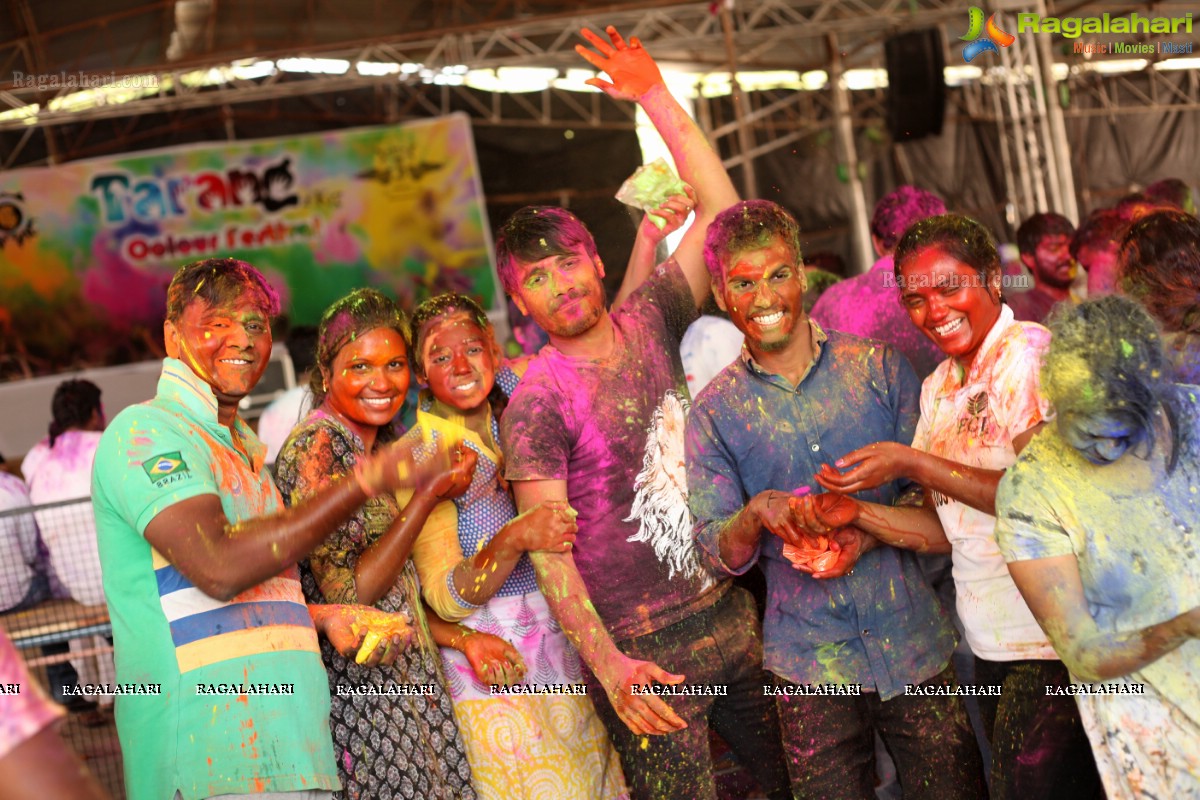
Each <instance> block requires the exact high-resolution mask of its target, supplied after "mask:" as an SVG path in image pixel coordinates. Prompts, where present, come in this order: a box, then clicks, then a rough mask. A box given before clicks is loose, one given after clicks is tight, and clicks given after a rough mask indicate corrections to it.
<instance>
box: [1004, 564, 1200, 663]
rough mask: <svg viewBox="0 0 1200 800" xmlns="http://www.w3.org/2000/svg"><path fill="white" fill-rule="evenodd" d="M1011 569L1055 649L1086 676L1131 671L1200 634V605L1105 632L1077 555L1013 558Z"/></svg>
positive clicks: (1018, 586) (1026, 600) (1063, 658)
mask: <svg viewBox="0 0 1200 800" xmlns="http://www.w3.org/2000/svg"><path fill="white" fill-rule="evenodd" d="M1008 571H1009V572H1010V573H1011V574H1012V578H1013V582H1014V583H1016V584H1017V589H1019V590H1020V591H1021V596H1022V597H1024V598H1025V602H1026V603H1027V604H1028V605H1029V610H1030V611H1032V612H1033V616H1034V617H1036V618H1037V621H1038V624H1039V625H1041V626H1042V630H1043V631H1045V632H1046V636H1047V637H1048V638H1049V639H1050V643H1051V644H1052V645H1054V650H1055V652H1057V653H1058V655H1059V657H1060V658H1062V660H1063V663H1064V664H1066V665H1067V669H1069V670H1070V671H1071V674H1072V675H1074V676H1076V677H1079V678H1082V679H1083V680H1087V681H1104V680H1109V679H1111V678H1116V677H1119V676H1121V675H1128V674H1129V673H1130V672H1133V671H1134V670H1138V669H1141V668H1142V667H1144V666H1146V665H1147V664H1151V663H1153V662H1154V661H1157V660H1158V659H1160V658H1162V657H1163V656H1165V655H1166V654H1167V653H1170V652H1171V651H1172V650H1174V649H1176V648H1177V647H1179V646H1180V645H1182V644H1183V643H1184V642H1186V641H1188V640H1189V639H1194V638H1196V637H1197V636H1198V635H1200V608H1194V609H1192V610H1191V611H1187V612H1185V613H1183V614H1180V615H1179V616H1177V617H1174V618H1172V619H1169V620H1167V621H1166V622H1160V623H1159V624H1157V625H1151V626H1149V627H1146V628H1141V629H1139V630H1136V631H1130V632H1127V633H1105V632H1103V631H1101V630H1100V629H1099V628H1098V627H1097V626H1096V620H1095V619H1094V618H1093V617H1092V614H1091V612H1090V611H1089V610H1088V606H1087V598H1086V597H1085V595H1084V593H1083V581H1082V580H1081V578H1080V576H1079V562H1078V560H1076V558H1075V556H1074V555H1064V556H1053V557H1050V558H1037V559H1033V560H1030V561H1012V562H1010V563H1009V565H1008Z"/></svg>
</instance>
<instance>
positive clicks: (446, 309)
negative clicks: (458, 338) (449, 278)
mask: <svg viewBox="0 0 1200 800" xmlns="http://www.w3.org/2000/svg"><path fill="white" fill-rule="evenodd" d="M454 314H466V315H467V317H468V318H470V320H471V321H472V322H474V323H475V324H476V325H478V326H479V329H480V330H481V331H483V332H484V334H485V335H487V336H488V337H489V339H491V340H492V341H493V342H494V340H495V337H494V334H493V333H492V321H491V320H489V319H488V316H487V314H486V313H485V312H484V310H483V309H482V308H480V307H479V304H478V303H476V302H475V301H474V300H472V299H471V298H470V297H467V296H466V295H465V294H458V293H455V292H447V293H446V294H439V295H438V296H437V297H431V298H429V299H428V300H426V301H425V302H424V303H421V305H419V306H417V307H416V309H414V310H413V316H412V331H413V362H414V363H415V364H416V365H417V369H418V370H420V371H421V373H422V374H424V372H425V353H424V344H425V338H426V337H427V336H428V335H429V331H430V330H431V329H432V328H433V324H434V323H435V322H437V321H438V320H441V319H445V318H446V317H449V316H453V315H454Z"/></svg>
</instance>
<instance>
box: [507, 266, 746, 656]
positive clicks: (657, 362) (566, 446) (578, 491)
mask: <svg viewBox="0 0 1200 800" xmlns="http://www.w3.org/2000/svg"><path fill="white" fill-rule="evenodd" d="M695 318H696V308H695V303H694V302H693V300H692V296H691V291H690V290H689V288H688V284H687V280H686V279H685V278H684V276H683V273H682V272H681V271H680V270H679V267H678V265H677V264H676V263H675V262H674V261H673V260H669V261H667V262H666V263H665V264H661V265H659V266H658V267H657V268H656V269H655V271H654V273H653V274H652V275H651V276H650V277H649V278H648V279H647V280H646V282H645V283H644V284H643V285H642V286H641V287H640V288H639V289H638V290H637V291H636V292H634V293H633V294H632V295H631V296H630V297H629V299H628V300H626V301H625V303H624V304H622V306H621V307H620V308H619V309H618V310H616V311H615V312H613V313H612V322H613V328H614V330H615V334H616V343H615V346H614V350H613V352H612V354H611V355H610V356H609V357H608V358H606V359H603V360H591V359H586V358H572V357H570V356H566V355H564V354H562V353H561V352H559V351H558V350H557V349H555V348H554V347H550V346H547V347H545V348H543V349H542V351H541V352H540V353H539V354H538V356H537V357H535V358H534V359H533V360H532V361H531V362H530V364H529V369H528V371H527V372H526V373H525V376H524V377H523V378H522V379H521V383H520V385H519V386H518V387H517V389H516V391H515V392H514V393H513V396H512V400H511V401H510V403H509V405H508V408H507V410H506V411H505V413H504V417H503V419H502V420H501V424H502V435H501V438H502V440H503V443H504V449H505V455H506V458H507V471H506V477H507V478H508V480H510V481H522V480H555V479H559V480H562V479H565V480H566V481H567V497H568V499H569V500H570V503H571V505H572V507H574V508H575V510H576V511H578V512H579V517H578V520H577V522H578V524H579V535H578V539H577V540H576V542H575V550H574V554H575V563H576V565H577V566H578V568H579V572H580V574H581V575H582V577H583V580H584V583H585V585H586V586H587V589H588V593H589V594H590V595H591V599H592V602H593V603H594V605H595V607H596V611H597V612H598V613H599V615H600V618H601V619H602V620H603V621H604V624H605V625H606V626H607V627H608V630H609V632H610V633H611V634H612V636H613V638H614V639H616V640H621V639H628V638H631V637H634V636H641V635H643V634H646V633H650V632H652V631H656V630H659V629H661V628H664V627H666V626H668V625H671V624H674V623H675V622H678V621H679V620H681V619H684V618H686V617H687V616H689V615H690V614H692V613H694V612H695V611H698V610H700V609H703V608H705V607H707V606H708V605H711V604H712V603H713V602H715V601H716V600H717V598H719V597H720V596H721V595H722V594H723V593H724V591H725V590H726V588H727V586H728V582H727V581H721V580H718V579H717V578H716V577H715V576H714V575H713V574H712V573H710V572H709V571H708V569H707V568H706V567H705V566H704V564H703V563H702V562H701V560H700V559H699V557H698V554H697V552H696V545H695V541H694V539H693V537H692V521H691V515H690V514H689V512H688V507H687V478H686V474H685V472H684V465H683V427H684V418H685V416H686V414H687V410H688V406H689V400H688V392H687V384H686V382H685V380H684V374H683V366H682V364H681V363H680V357H679V343H680V339H681V338H682V336H683V333H684V331H685V330H686V329H687V326H688V325H689V324H690V323H691V322H692V320H694V319H695Z"/></svg>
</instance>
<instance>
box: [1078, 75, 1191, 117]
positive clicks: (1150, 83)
mask: <svg viewBox="0 0 1200 800" xmlns="http://www.w3.org/2000/svg"><path fill="white" fill-rule="evenodd" d="M1067 86H1068V87H1069V89H1070V91H1071V96H1072V102H1071V107H1070V108H1068V109H1067V110H1066V111H1064V112H1063V113H1064V115H1065V116H1066V117H1068V118H1076V117H1095V116H1107V117H1116V116H1118V115H1122V114H1145V113H1148V112H1154V113H1161V112H1163V111H1200V72H1197V71H1195V70H1180V71H1177V72H1159V71H1158V70H1155V69H1146V70H1142V71H1141V72H1133V73H1128V74H1124V75H1104V76H1101V75H1097V74H1096V73H1084V74H1080V75H1072V76H1071V78H1070V79H1068V81H1067Z"/></svg>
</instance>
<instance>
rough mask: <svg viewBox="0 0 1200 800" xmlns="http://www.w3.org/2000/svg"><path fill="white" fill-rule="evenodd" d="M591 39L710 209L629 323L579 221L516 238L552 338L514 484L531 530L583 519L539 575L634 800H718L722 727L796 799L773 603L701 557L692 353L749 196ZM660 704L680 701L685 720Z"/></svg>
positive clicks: (634, 46)
mask: <svg viewBox="0 0 1200 800" xmlns="http://www.w3.org/2000/svg"><path fill="white" fill-rule="evenodd" d="M583 35H584V37H585V38H587V39H588V40H589V41H590V42H591V44H592V45H593V46H594V47H595V48H596V50H598V51H599V54H597V53H595V52H592V51H590V50H587V49H586V48H584V47H582V46H580V47H578V48H577V50H578V51H579V52H580V54H581V55H583V56H584V57H585V58H586V59H587V60H588V61H589V62H591V63H592V64H593V65H594V66H595V67H596V68H598V69H601V70H604V71H605V72H606V73H607V74H608V75H609V76H610V78H611V80H612V83H608V82H606V81H603V80H601V79H598V78H595V79H592V80H591V81H589V82H590V83H592V84H593V85H595V86H597V87H599V88H600V89H602V90H604V91H605V92H606V93H608V94H609V95H610V96H612V97H615V98H618V99H627V100H634V101H636V102H637V103H639V104H640V105H641V106H642V108H643V109H644V110H645V111H646V113H647V115H648V116H649V117H650V119H651V121H652V122H653V123H654V125H655V127H656V128H657V129H658V131H659V133H660V134H662V136H663V139H664V140H665V141H666V143H667V146H668V147H669V148H670V150H671V154H672V156H673V157H674V159H675V163H676V164H677V165H678V168H679V173H680V178H682V179H683V181H684V182H686V183H687V184H689V185H691V186H692V187H694V188H695V190H696V196H697V204H696V219H695V221H694V223H693V224H692V226H691V228H690V229H689V230H688V231H687V233H685V234H684V236H683V239H682V241H681V242H680V245H679V247H678V248H677V249H676V251H675V253H674V254H673V255H672V257H671V258H669V259H668V260H667V261H666V262H665V263H663V264H661V265H659V266H658V267H657V268H656V269H655V270H654V272H653V273H652V274H651V275H650V277H649V278H647V279H646V281H645V282H644V283H643V284H642V285H641V287H639V288H638V289H637V290H636V291H635V292H633V293H632V294H631V295H630V296H629V298H628V299H626V300H625V302H624V303H623V304H622V305H621V306H620V308H619V309H617V310H616V311H614V312H611V313H610V312H609V311H608V310H607V309H606V308H605V305H604V289H603V284H602V283H601V278H602V277H603V275H604V265H603V264H602V263H601V261H600V258H599V257H598V255H597V252H596V245H595V241H594V240H593V239H592V236H591V234H590V233H588V231H587V229H586V228H585V227H584V225H583V223H581V222H580V221H579V220H578V219H577V218H575V217H574V216H573V215H572V214H571V213H570V212H568V211H565V210H563V209H560V208H549V207H538V208H524V209H521V210H520V211H518V212H517V213H516V214H514V215H513V217H512V218H511V219H509V220H508V222H506V223H505V224H504V226H503V227H502V228H501V231H500V235H499V237H498V239H497V243H496V263H497V267H498V269H499V273H500V277H501V280H502V281H503V283H504V287H505V289H506V290H507V292H508V293H509V295H510V296H511V297H512V299H513V301H514V302H515V303H516V305H517V307H518V308H519V309H520V310H521V311H522V312H523V313H526V314H529V315H530V316H531V317H532V318H533V319H534V320H535V321H536V322H537V323H538V325H540V326H541V327H542V328H543V329H544V330H545V331H546V332H547V333H548V334H549V337H550V343H549V345H547V346H546V347H544V348H543V349H542V350H541V352H540V353H539V354H538V355H537V356H536V357H534V358H533V359H532V360H531V362H530V364H529V369H528V371H527V372H526V374H525V376H524V378H523V379H522V381H521V384H520V385H519V386H518V387H517V389H516V391H515V392H514V394H513V396H512V400H511V402H510V403H509V405H508V408H507V410H506V412H505V414H504V418H503V430H502V440H503V442H504V445H505V450H506V453H505V455H506V457H507V459H508V464H507V474H506V477H507V478H508V479H509V480H510V481H512V482H513V489H514V492H515V494H516V500H517V505H518V507H519V509H520V510H522V511H523V510H525V509H528V508H531V507H533V506H534V505H536V504H538V503H540V502H544V501H547V500H563V499H567V500H569V501H570V504H571V506H572V507H573V508H574V509H575V510H576V511H577V512H578V518H577V520H576V522H577V524H578V526H579V533H578V538H577V540H576V543H575V553H574V555H573V556H572V555H571V554H563V555H560V554H550V553H531V554H530V555H531V557H532V559H533V562H534V565H535V567H536V568H537V570H538V577H539V582H540V583H541V586H542V591H543V593H544V594H545V596H546V600H547V601H548V602H549V605H550V608H551V610H552V611H553V612H554V614H555V616H556V617H557V619H558V620H559V622H560V623H561V624H562V626H563V629H564V630H565V631H566V632H567V634H568V635H569V636H570V637H571V640H572V642H573V643H574V644H575V645H576V647H578V649H579V651H580V654H581V655H582V656H583V659H584V661H585V662H586V663H587V665H588V666H589V667H590V669H591V673H592V674H590V675H588V676H587V679H588V681H589V684H590V689H591V694H592V698H593V700H594V702H595V704H596V710H597V712H598V713H599V714H600V717H601V719H602V720H603V721H604V723H605V725H606V727H607V728H608V731H609V735H610V736H611V737H612V739H613V742H614V744H615V745H616V747H617V749H618V752H619V753H620V755H621V761H622V765H623V767H624V770H625V777H626V780H627V782H628V784H629V787H630V791H631V796H633V797H634V798H680V800H684V799H686V800H695V799H696V798H701V799H710V798H715V796H716V793H715V787H714V784H713V777H712V762H711V757H710V753H709V740H708V727H709V725H712V727H713V728H714V729H715V730H716V731H717V732H718V733H719V734H720V735H721V736H722V738H724V739H725V740H726V741H727V742H728V743H729V745H730V747H732V749H733V750H734V752H735V754H736V755H737V756H738V758H739V759H740V760H741V761H742V763H743V764H744V765H745V766H746V767H747V768H748V769H749V771H750V773H751V774H752V775H754V776H755V777H756V778H757V779H758V781H759V783H760V785H761V786H762V788H763V789H764V790H766V792H767V793H768V795H769V796H770V797H773V798H774V797H778V798H784V797H790V796H791V794H790V791H789V789H788V785H787V783H788V781H787V771H786V768H785V766H784V764H783V759H782V753H781V749H780V744H779V730H778V723H777V720H776V717H775V713H774V709H773V707H772V704H771V702H770V700H769V698H766V697H764V696H763V692H762V685H763V683H764V682H765V681H764V673H763V671H762V638H761V633H760V631H759V624H758V620H757V616H756V613H755V610H754V603H753V600H752V599H751V597H750V596H749V594H748V593H747V592H744V591H742V590H740V589H736V588H733V586H732V584H731V582H730V580H728V579H721V580H719V579H717V578H716V577H714V576H713V575H712V574H710V573H709V572H708V571H707V570H706V569H705V567H704V566H703V565H702V564H701V563H700V560H699V559H698V557H697V554H696V551H695V545H694V542H693V540H692V536H691V519H690V516H689V514H688V508H687V498H686V487H685V484H684V479H683V468H682V456H681V453H682V448H681V446H680V444H679V438H681V437H682V433H683V418H684V415H685V413H686V410H687V405H688V399H687V397H688V395H687V385H686V381H685V378H684V372H683V367H682V364H681V362H680V356H679V343H680V339H681V338H682V336H683V333H684V331H685V330H686V329H687V326H688V324H689V323H690V322H691V321H692V320H694V319H695V318H696V315H697V310H698V306H699V303H700V301H701V300H702V299H703V297H704V295H705V290H706V286H707V278H706V276H705V269H704V259H703V255H702V250H703V243H704V229H705V227H706V226H707V225H708V223H709V221H711V220H712V219H713V217H714V216H715V215H716V213H717V212H718V211H720V210H721V209H723V208H725V207H726V206H728V205H731V204H732V203H734V202H736V201H737V194H736V192H735V191H734V189H733V185H732V184H731V183H730V181H729V176H728V175H727V174H726V173H725V169H724V167H723V166H722V164H721V160H720V158H719V157H718V155H717V154H716V153H715V152H714V151H713V150H712V148H711V147H710V146H709V144H708V142H707V141H706V140H705V138H704V135H703V134H702V133H701V131H700V129H699V128H698V127H697V126H696V124H695V122H693V121H692V120H691V119H690V118H689V117H688V116H687V113H686V112H685V111H684V110H683V108H682V107H681V106H680V105H679V104H678V102H676V101H675V99H674V98H672V97H671V95H670V93H669V92H668V91H667V88H666V85H665V84H664V83H663V80H662V75H661V74H660V73H659V71H658V67H657V65H656V64H655V63H654V60H653V59H652V58H651V57H650V56H649V55H648V54H647V53H646V51H645V50H644V49H642V46H641V44H640V42H638V41H637V39H631V40H630V41H629V43H628V44H626V42H625V41H624V40H623V39H622V38H621V36H620V35H619V34H618V33H617V32H616V30H615V29H613V28H609V29H608V36H609V39H610V40H611V44H610V42H608V41H605V40H603V39H602V38H601V37H599V36H597V35H595V34H593V33H591V32H590V31H584V32H583ZM638 659H645V660H638ZM665 670H670V672H666V671H665ZM672 673H675V674H672ZM685 680H686V683H684V681H685ZM655 682H657V683H655ZM601 689H602V690H603V691H601ZM635 690H640V691H642V692H645V691H646V690H649V691H650V692H651V693H649V694H638V693H635ZM658 692H672V693H673V694H674V696H673V697H672V698H670V703H669V704H668V703H667V702H664V700H663V699H662V698H661V697H659V696H657V695H656V694H655V693H658ZM659 734H661V735H659Z"/></svg>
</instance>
